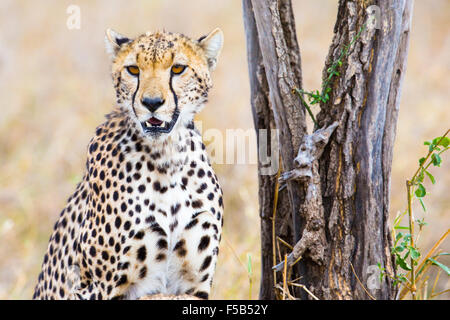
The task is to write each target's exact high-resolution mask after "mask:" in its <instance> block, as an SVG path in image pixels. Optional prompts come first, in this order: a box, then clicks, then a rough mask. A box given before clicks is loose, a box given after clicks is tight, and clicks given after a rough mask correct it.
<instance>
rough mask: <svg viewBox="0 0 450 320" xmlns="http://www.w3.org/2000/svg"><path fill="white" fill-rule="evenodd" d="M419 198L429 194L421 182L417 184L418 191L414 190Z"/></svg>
mask: <svg viewBox="0 0 450 320" xmlns="http://www.w3.org/2000/svg"><path fill="white" fill-rule="evenodd" d="M414 193H415V195H416V197H417V198H422V197H424V196H425V195H426V194H427V191H426V190H425V187H424V186H423V184H421V183H419V185H418V186H417V189H416V191H415V192H414Z"/></svg>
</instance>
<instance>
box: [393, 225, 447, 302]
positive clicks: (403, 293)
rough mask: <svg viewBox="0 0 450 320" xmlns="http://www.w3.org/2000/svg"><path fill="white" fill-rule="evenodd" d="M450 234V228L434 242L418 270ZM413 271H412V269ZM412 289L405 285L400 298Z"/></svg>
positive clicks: (418, 277)
mask: <svg viewBox="0 0 450 320" xmlns="http://www.w3.org/2000/svg"><path fill="white" fill-rule="evenodd" d="M449 234H450V229H448V230H447V232H445V233H444V235H443V236H442V237H441V238H440V239H439V240H438V241H437V242H436V243H435V244H434V246H433V247H432V248H431V249H430V251H428V254H427V255H426V257H425V258H424V259H423V260H422V263H421V264H420V265H419V266H418V267H417V270H420V269H421V268H422V267H423V265H424V264H425V263H426V262H427V260H428V258H430V257H431V256H432V255H433V253H434V251H436V249H437V248H438V247H439V246H440V245H441V243H442V242H443V241H444V240H445V239H446V238H447V236H448V235H449ZM410 272H411V271H410ZM422 274H423V273H421V274H420V275H418V276H417V279H416V281H417V280H419V279H420V277H421V276H422ZM408 290H410V288H408V287H407V286H405V287H404V288H403V289H402V290H401V291H400V295H399V299H400V300H401V299H403V298H404V297H405V295H406V294H407V293H408V292H407V291H408Z"/></svg>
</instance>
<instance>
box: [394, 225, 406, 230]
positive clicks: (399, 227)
mask: <svg viewBox="0 0 450 320" xmlns="http://www.w3.org/2000/svg"><path fill="white" fill-rule="evenodd" d="M394 229H402V230H409V227H401V226H395V227H394Z"/></svg>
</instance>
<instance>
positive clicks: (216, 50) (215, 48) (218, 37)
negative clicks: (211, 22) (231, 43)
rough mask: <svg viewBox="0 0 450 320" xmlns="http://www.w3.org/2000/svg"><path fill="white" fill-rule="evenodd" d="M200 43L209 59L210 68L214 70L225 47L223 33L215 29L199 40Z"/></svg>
mask: <svg viewBox="0 0 450 320" xmlns="http://www.w3.org/2000/svg"><path fill="white" fill-rule="evenodd" d="M198 43H199V44H200V46H201V47H202V48H203V50H204V51H205V54H206V58H207V59H208V67H209V69H210V70H214V68H215V67H216V64H217V58H218V57H219V54H220V51H221V50H222V46H223V32H222V30H220V29H219V28H216V29H214V30H213V31H212V32H210V33H209V34H208V35H207V36H204V37H201V38H200V39H198Z"/></svg>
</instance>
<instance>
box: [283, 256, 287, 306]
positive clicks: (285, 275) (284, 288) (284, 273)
mask: <svg viewBox="0 0 450 320" xmlns="http://www.w3.org/2000/svg"><path fill="white" fill-rule="evenodd" d="M286 261H287V254H285V255H284V271H283V300H284V297H285V292H286V290H287V287H286V277H287V263H286Z"/></svg>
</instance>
